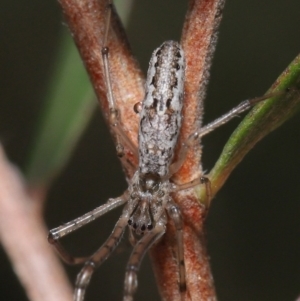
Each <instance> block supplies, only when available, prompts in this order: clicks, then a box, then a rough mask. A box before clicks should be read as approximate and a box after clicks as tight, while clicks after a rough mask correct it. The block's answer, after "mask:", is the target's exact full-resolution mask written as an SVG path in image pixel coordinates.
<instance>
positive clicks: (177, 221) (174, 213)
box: [167, 201, 186, 300]
mask: <svg viewBox="0 0 300 301" xmlns="http://www.w3.org/2000/svg"><path fill="white" fill-rule="evenodd" d="M167 211H168V214H169V216H170V218H171V219H172V221H173V222H174V225H175V230H176V241H177V242H176V243H177V265H178V271H179V291H180V293H181V300H184V294H185V292H186V274H185V264H184V253H183V251H184V249H183V222H182V216H181V212H180V209H179V207H178V205H177V204H176V203H174V202H173V201H170V202H169V203H168V205H167Z"/></svg>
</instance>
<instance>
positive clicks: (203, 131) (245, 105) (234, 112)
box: [169, 92, 284, 178]
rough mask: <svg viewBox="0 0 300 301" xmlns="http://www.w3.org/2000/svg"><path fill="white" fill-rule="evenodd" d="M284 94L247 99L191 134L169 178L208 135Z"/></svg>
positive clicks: (182, 147)
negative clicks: (272, 98) (242, 114)
mask: <svg viewBox="0 0 300 301" xmlns="http://www.w3.org/2000/svg"><path fill="white" fill-rule="evenodd" d="M282 93H284V92H275V93H271V94H267V95H264V96H261V97H256V98H253V99H247V100H244V101H242V102H241V103H240V104H239V105H237V106H236V107H234V108H233V109H231V110H230V111H229V112H227V113H226V114H224V115H222V116H221V117H219V118H217V119H216V120H214V121H212V122H210V123H209V124H207V125H206V126H204V127H202V128H200V130H199V131H197V132H195V133H193V134H191V135H190V136H189V137H188V138H187V139H186V140H185V141H184V142H183V143H182V145H181V148H180V151H179V154H178V159H177V160H176V161H175V162H173V163H172V164H171V166H170V173H169V177H170V178H171V177H172V175H174V174H175V173H176V172H177V171H178V170H179V169H180V167H181V166H182V164H183V162H184V161H185V159H186V155H187V152H188V150H189V148H190V147H192V146H193V145H195V143H197V142H198V143H199V141H200V139H201V138H202V137H203V136H205V135H207V134H208V133H210V132H212V131H213V130H215V129H216V128H218V127H220V126H221V125H223V124H225V123H227V122H228V121H230V120H231V119H233V118H234V117H236V116H238V115H239V114H241V113H243V112H245V111H247V110H249V109H250V108H251V107H253V106H254V105H256V104H257V103H259V102H261V101H263V100H266V99H268V98H271V97H274V96H279V95H281V94H282Z"/></svg>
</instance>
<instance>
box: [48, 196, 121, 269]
mask: <svg viewBox="0 0 300 301" xmlns="http://www.w3.org/2000/svg"><path fill="white" fill-rule="evenodd" d="M126 201H127V192H125V193H124V194H123V195H122V196H120V197H118V198H115V199H109V200H108V201H107V202H106V203H105V204H103V205H101V206H99V207H97V208H96V209H94V210H92V211H90V212H88V213H86V214H84V215H82V216H80V217H78V218H76V219H74V220H72V221H70V222H68V223H66V224H64V225H62V226H60V227H57V228H54V229H52V230H50V231H49V235H48V241H49V243H50V244H52V245H53V246H54V247H55V249H56V250H57V252H58V254H59V255H60V257H61V258H62V259H63V260H64V261H65V262H66V263H68V264H79V263H83V262H85V261H86V260H87V259H88V258H89V257H73V256H72V255H70V254H69V253H68V252H67V251H66V250H65V249H64V248H63V246H62V245H61V244H60V243H59V239H60V238H61V237H63V236H65V235H67V234H69V233H71V232H73V231H75V230H77V229H79V228H81V227H82V226H84V225H86V224H88V223H90V222H92V221H94V220H95V219H97V218H99V217H100V216H102V215H103V214H105V213H107V212H109V211H111V210H112V209H115V208H117V207H119V206H121V205H123V204H124V203H126Z"/></svg>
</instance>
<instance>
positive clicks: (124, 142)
mask: <svg viewBox="0 0 300 301" xmlns="http://www.w3.org/2000/svg"><path fill="white" fill-rule="evenodd" d="M107 9H108V12H107V18H106V25H105V33H104V40H103V45H104V46H103V47H102V50H101V53H102V60H103V67H104V78H105V82H106V96H107V101H108V105H109V124H110V126H111V129H112V130H113V131H114V132H115V134H116V140H117V141H116V151H117V155H118V157H120V158H121V160H122V163H123V164H124V165H125V166H126V165H127V164H128V162H127V160H126V158H125V157H124V146H126V147H127V148H128V149H129V150H130V151H131V152H132V154H133V155H134V156H135V157H136V158H137V157H138V152H137V147H136V146H135V145H134V144H133V143H132V141H131V140H130V139H129V138H128V136H127V135H126V132H125V131H124V129H123V126H122V121H121V116H120V111H119V109H118V108H117V105H116V101H115V97H114V94H113V88H112V83H111V77H110V68H109V58H108V57H109V47H108V32H109V28H110V22H111V14H112V9H113V3H112V0H110V1H108V6H107Z"/></svg>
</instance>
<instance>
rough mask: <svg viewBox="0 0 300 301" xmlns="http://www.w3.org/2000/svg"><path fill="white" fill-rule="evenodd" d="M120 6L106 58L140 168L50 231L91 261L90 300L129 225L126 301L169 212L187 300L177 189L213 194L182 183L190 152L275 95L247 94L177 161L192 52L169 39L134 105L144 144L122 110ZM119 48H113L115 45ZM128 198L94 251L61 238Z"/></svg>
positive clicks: (127, 144)
mask: <svg viewBox="0 0 300 301" xmlns="http://www.w3.org/2000/svg"><path fill="white" fill-rule="evenodd" d="M112 9H113V3H112V0H109V1H108V9H107V12H108V13H107V18H106V27H105V33H104V38H103V48H102V59H103V65H104V75H105V82H106V90H107V99H108V103H109V112H110V113H109V123H110V126H111V128H112V129H113V131H114V133H115V135H116V137H117V147H116V150H117V154H118V156H119V157H120V158H121V160H123V163H124V164H126V161H125V160H124V148H126V149H129V150H130V152H131V153H132V154H133V155H134V156H135V157H137V158H138V162H139V165H138V168H137V170H136V171H135V173H134V175H133V177H132V178H131V180H130V182H129V186H128V189H127V190H126V191H125V192H124V193H123V194H122V195H121V196H119V197H117V198H111V199H109V200H108V201H107V202H106V203H105V204H103V205H101V206H99V207H97V208H96V209H94V210H92V211H90V212H88V213H86V214H84V215H83V216H81V217H79V218H76V219H74V220H72V221H70V222H68V223H66V224H64V225H62V226H60V227H58V228H55V229H52V230H51V231H50V232H49V236H48V240H49V242H50V243H51V244H52V245H54V247H55V248H56V250H57V251H58V253H59V254H60V256H61V257H62V259H63V260H64V261H65V262H67V263H69V264H80V263H85V264H84V267H83V268H82V270H81V271H80V273H79V274H78V276H77V280H76V285H75V292H74V300H75V301H83V300H84V296H85V292H86V288H87V286H88V284H89V282H90V279H91V277H92V274H93V273H94V271H95V269H96V268H98V267H99V266H100V265H101V264H102V263H103V261H105V260H106V259H107V258H108V257H109V256H110V254H111V253H112V252H113V251H114V249H115V248H116V247H117V245H118V243H119V242H120V240H121V238H122V236H123V234H124V231H125V229H126V227H127V226H128V228H129V239H130V242H131V244H132V245H133V251H132V253H131V256H130V258H129V261H128V264H127V267H126V274H125V282H124V294H123V301H131V300H133V296H134V293H135V291H136V289H137V285H138V283H137V273H138V270H139V267H140V264H141V261H142V259H143V257H144V255H145V253H146V252H147V251H148V250H149V249H150V248H151V247H152V246H153V245H154V244H156V243H157V242H158V241H159V240H160V239H161V237H162V236H163V235H164V234H165V232H166V223H167V220H168V218H169V219H170V220H171V221H172V222H173V224H174V226H175V229H176V245H177V246H176V249H177V250H176V259H177V265H178V274H179V281H178V282H179V284H178V287H179V291H180V294H181V299H182V300H184V298H185V293H186V274H185V273H186V272H185V261H184V249H183V221H182V216H181V211H180V208H179V206H178V205H177V204H176V203H175V202H174V200H173V194H175V193H177V192H179V191H182V190H186V189H190V188H192V187H194V186H196V185H198V184H204V185H205V187H206V194H207V198H208V199H210V182H209V179H207V178H206V177H204V176H201V177H199V178H197V179H195V180H193V181H191V182H188V183H184V184H176V183H174V181H172V177H173V176H174V175H175V174H176V172H177V171H178V170H179V169H180V168H181V166H182V164H183V162H184V161H185V159H186V155H187V151H188V150H189V149H190V148H191V147H192V146H194V145H195V143H197V142H199V140H200V139H201V137H203V136H204V135H206V134H208V133H209V132H211V131H213V130H214V129H216V128H217V127H219V126H221V125H223V124H224V123H226V122H228V121H229V120H230V119H232V118H233V117H235V116H237V115H238V114H240V113H242V112H244V111H246V110H248V109H249V108H250V107H251V106H253V105H254V104H256V103H257V102H260V101H262V100H264V99H267V98H269V97H270V95H266V96H264V97H260V98H255V99H251V100H246V101H244V102H242V103H240V104H239V105H238V106H236V107H235V108H233V109H232V110H230V111H229V112H228V113H227V114H224V115H223V116H221V117H220V118H218V119H216V120H215V121H213V122H211V123H209V124H208V125H206V126H204V127H202V128H200V129H199V130H198V131H196V132H194V133H192V134H191V135H190V136H189V137H188V138H187V139H186V140H185V141H184V142H183V143H182V144H181V145H180V150H179V152H178V155H177V157H176V159H175V160H174V152H175V147H176V146H177V141H178V137H179V132H180V128H181V120H182V113H181V111H182V106H183V102H184V81H185V69H186V66H185V54H184V51H183V49H182V47H181V46H180V44H179V43H178V42H175V41H166V42H164V43H163V44H162V45H161V46H160V47H158V48H157V49H156V50H155V51H154V52H153V54H152V57H151V60H150V64H149V69H148V74H147V80H146V84H145V97H144V100H143V101H142V102H140V103H137V104H136V105H135V106H134V108H133V110H134V111H135V112H136V113H137V114H139V133H138V149H137V148H136V146H135V145H134V144H133V143H132V142H131V140H130V139H129V138H128V137H127V135H126V130H124V128H123V127H122V123H121V122H120V121H121V119H122V116H120V111H119V109H118V107H117V105H116V102H115V99H114V95H113V90H112V84H111V78H110V67H109V51H110V49H109V48H108V46H107V41H108V32H109V28H110V22H111V14H112ZM112 51H113V49H112ZM121 205H125V206H124V209H123V212H122V214H121V217H120V218H119V220H118V221H117V223H116V225H115V227H114V229H113V231H112V233H111V235H110V236H109V237H108V239H107V240H106V242H104V244H103V245H102V246H101V247H100V248H99V249H98V250H97V251H96V252H95V253H94V254H93V255H92V256H90V257H84V258H81V257H80V258H78V257H73V256H71V255H69V254H68V253H67V252H66V251H65V250H64V248H63V247H62V246H61V244H60V243H59V239H60V238H61V237H63V236H65V235H67V234H69V233H71V232H73V231H75V230H77V229H78V228H80V227H82V226H84V225H86V224H87V223H90V222H92V221H93V220H95V219H96V218H99V217H100V216H102V215H104V214H105V213H107V212H109V211H110V210H112V209H115V208H117V207H119V206H121Z"/></svg>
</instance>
